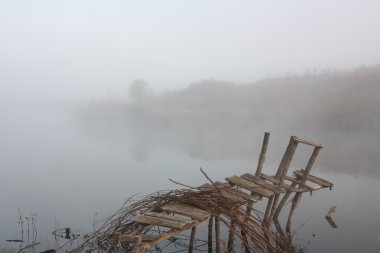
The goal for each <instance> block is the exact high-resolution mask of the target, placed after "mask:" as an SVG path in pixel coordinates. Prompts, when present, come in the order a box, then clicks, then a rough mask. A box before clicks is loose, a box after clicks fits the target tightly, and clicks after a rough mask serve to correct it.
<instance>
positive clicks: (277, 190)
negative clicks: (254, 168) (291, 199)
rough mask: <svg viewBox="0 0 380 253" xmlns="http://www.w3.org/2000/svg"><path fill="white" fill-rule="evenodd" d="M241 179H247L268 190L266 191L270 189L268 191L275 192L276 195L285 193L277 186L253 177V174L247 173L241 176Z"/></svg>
mask: <svg viewBox="0 0 380 253" xmlns="http://www.w3.org/2000/svg"><path fill="white" fill-rule="evenodd" d="M240 177H242V178H244V179H247V180H248V181H251V182H253V183H255V184H258V185H261V186H262V187H264V188H266V189H268V190H270V191H272V192H275V193H282V192H284V190H281V189H280V188H278V187H277V186H275V185H273V184H270V183H268V182H266V181H265V180H263V179H261V178H259V177H256V176H254V175H252V174H251V173H245V174H243V175H241V176H240Z"/></svg>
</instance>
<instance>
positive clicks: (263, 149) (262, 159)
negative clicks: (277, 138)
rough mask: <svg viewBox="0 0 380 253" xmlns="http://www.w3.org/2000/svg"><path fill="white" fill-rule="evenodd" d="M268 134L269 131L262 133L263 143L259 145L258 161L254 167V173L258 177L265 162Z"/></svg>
mask: <svg viewBox="0 0 380 253" xmlns="http://www.w3.org/2000/svg"><path fill="white" fill-rule="evenodd" d="M269 135H270V133H269V132H265V134H264V140H263V145H262V146H261V152H260V157H259V162H258V164H257V169H256V173H255V175H256V176H258V177H260V175H261V172H262V170H263V164H264V162H265V155H266V153H267V149H268V142H269Z"/></svg>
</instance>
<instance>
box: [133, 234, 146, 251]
mask: <svg viewBox="0 0 380 253" xmlns="http://www.w3.org/2000/svg"><path fill="white" fill-rule="evenodd" d="M142 241H143V240H142V236H137V238H136V245H135V248H136V253H143V252H144V249H143V247H142Z"/></svg>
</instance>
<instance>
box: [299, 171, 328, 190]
mask: <svg viewBox="0 0 380 253" xmlns="http://www.w3.org/2000/svg"><path fill="white" fill-rule="evenodd" d="M303 173H304V170H296V171H294V172H293V174H294V175H296V176H299V177H302V176H303ZM306 179H307V180H309V181H310V182H313V183H316V184H319V185H321V186H323V187H333V186H334V184H333V183H331V182H329V181H326V180H324V179H322V178H319V177H316V176H312V175H308V176H307V177H306Z"/></svg>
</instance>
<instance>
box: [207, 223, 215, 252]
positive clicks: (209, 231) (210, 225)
mask: <svg viewBox="0 0 380 253" xmlns="http://www.w3.org/2000/svg"><path fill="white" fill-rule="evenodd" d="M213 220H214V217H213V216H211V217H210V219H209V220H208V252H209V253H212V229H213Z"/></svg>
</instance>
